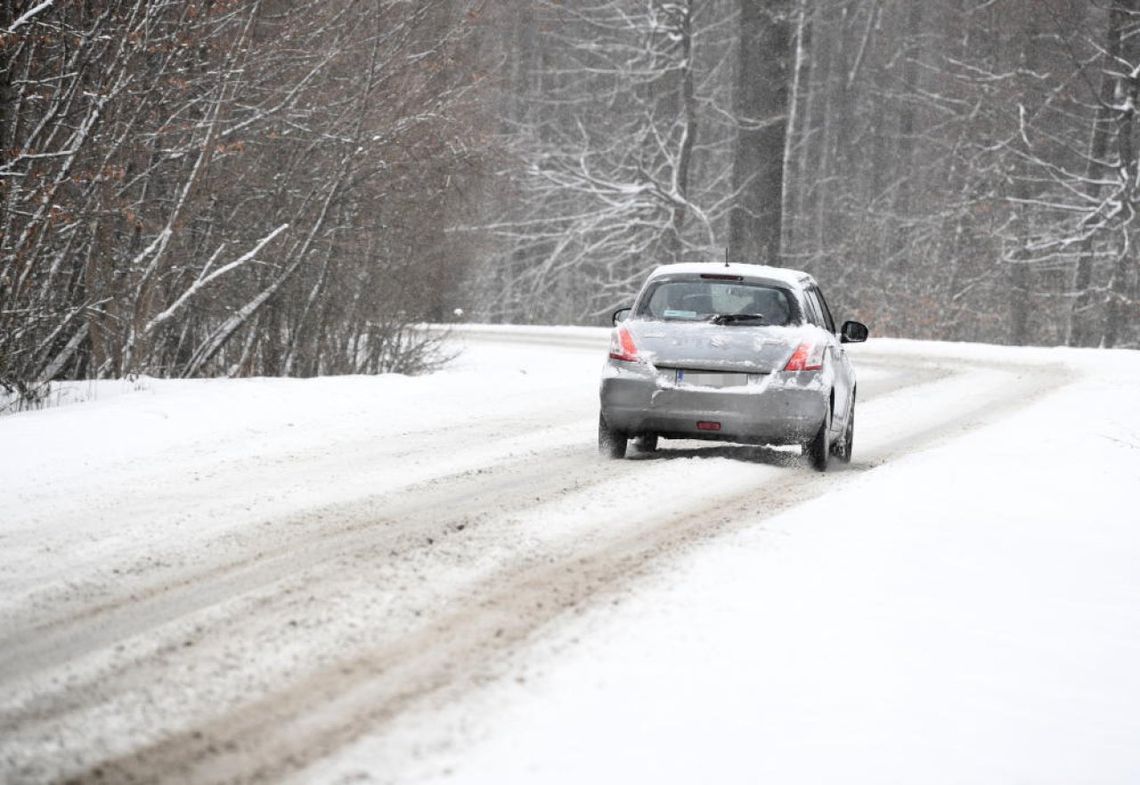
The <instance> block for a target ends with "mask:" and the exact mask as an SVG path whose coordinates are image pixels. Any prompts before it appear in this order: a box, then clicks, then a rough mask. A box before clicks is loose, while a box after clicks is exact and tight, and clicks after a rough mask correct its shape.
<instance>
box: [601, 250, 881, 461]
mask: <svg viewBox="0 0 1140 785" xmlns="http://www.w3.org/2000/svg"><path fill="white" fill-rule="evenodd" d="M613 321H614V332H613V337H612V339H611V343H610V353H609V359H608V360H607V361H606V365H605V368H604V369H603V372H602V387H601V403H602V410H601V415H600V417H599V421H598V446H599V449H600V450H601V452H602V454H604V455H608V456H609V457H611V458H622V457H624V456H625V453H626V445H627V443H628V441H629V440H630V439H636V440H637V446H638V447H639V448H640V449H641V450H645V451H653V450H656V449H657V443H658V439H712V440H717V441H729V442H741V443H746V444H800V445H803V447H804V452H805V454H806V455H808V456H809V458H810V460H811V463H812V465H813V466H814V467H815V468H817V469H819V470H820V471H823V470H825V469H826V468H827V463H828V458H829V457H830V456H831V455H835V456H836V457H837V458H839V460H841V461H844V462H846V461H850V460H851V449H852V445H853V444H854V438H855V391H856V384H855V371H854V369H853V368H852V367H851V361H850V360H849V359H848V358H847V352H846V351H845V350H844V348H843V344H845V343H852V342H860V341H865V340H867V328H866V326H864V325H863V324H860V323H859V322H853V321H849V322H845V323H844V324H843V326H842V328H840V329H839V330H838V331H836V329H835V322H834V321H833V320H832V318H831V312H830V310H829V309H828V307H827V302H826V301H825V300H824V298H823V293H822V292H820V290H819V287H818V286H817V285H816V282H815V281H814V280H813V279H812V277H811V276H810V275H808V274H807V273H803V272H798V271H795V270H786V269H783V268H777V267H761V266H759V265H747V264H732V265H725V264H672V265H665V266H663V267H658V268H657V269H656V270H654V271H653V273H652V274H651V275H650V276H649V278H648V280H646V282H645V285H644V286H642V288H641V291H640V293H638V295H637V299H636V300H635V301H634V304H633V307H632V308H622V309H620V310H619V311H616V312H615V313H614V317H613Z"/></svg>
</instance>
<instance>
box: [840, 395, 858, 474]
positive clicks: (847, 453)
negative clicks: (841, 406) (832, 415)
mask: <svg viewBox="0 0 1140 785" xmlns="http://www.w3.org/2000/svg"><path fill="white" fill-rule="evenodd" d="M854 449H855V402H854V401H852V402H851V411H849V412H848V413H847V427H846V428H844V429H843V441H842V442H840V443H839V444H837V445H836V449H835V457H836V458H838V459H839V460H840V461H841V462H842V463H851V454H852V451H853V450H854Z"/></svg>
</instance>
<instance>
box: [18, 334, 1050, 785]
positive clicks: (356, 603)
mask: <svg viewBox="0 0 1140 785" xmlns="http://www.w3.org/2000/svg"><path fill="white" fill-rule="evenodd" d="M462 339H463V340H465V341H467V342H469V343H491V344H497V345H501V346H511V345H518V344H525V345H528V346H538V347H542V350H543V351H544V352H548V353H558V352H566V353H570V354H574V355H576V356H579V357H580V356H581V355H582V354H583V353H588V354H589V355H591V356H593V355H595V354H600V352H601V351H603V350H604V341H600V340H599V338H598V336H597V335H596V334H595V335H590V334H583V335H575V336H571V337H565V336H559V335H555V334H550V333H548V332H544V331H542V330H536V331H533V332H530V333H520V332H518V331H508V330H503V331H494V330H483V331H479V332H471V333H467V334H464V335H463V336H462ZM568 356H569V355H568ZM856 363H857V367H858V368H860V369H867V374H866V376H867V379H866V381H864V382H861V385H860V401H859V407H860V418H859V423H860V431H859V437H858V442H857V443H858V447H857V455H856V460H855V462H854V463H853V464H852V465H851V467H849V468H841V469H839V470H837V471H834V472H829V473H827V474H826V475H820V474H816V473H813V472H811V471H810V470H809V469H807V468H806V467H805V466H804V464H803V462H802V460H800V458H799V457H798V456H797V455H796V454H795V453H794V451H787V450H773V449H767V448H758V447H736V446H730V445H704V444H700V443H691V442H686V443H673V444H668V443H667V444H666V449H664V450H662V451H661V452H659V453H656V454H651V455H634V456H632V458H631V459H630V460H626V461H622V462H608V461H603V460H601V459H600V458H598V457H597V456H596V454H595V450H594V431H593V426H594V418H595V417H596V411H595V410H594V409H592V408H591V407H593V406H595V405H596V404H595V403H594V402H592V401H589V400H585V401H583V402H582V403H581V405H580V406H576V407H567V406H565V405H559V406H553V407H552V406H549V405H547V404H548V403H549V402H545V401H531V402H529V404H528V405H527V406H525V407H521V408H520V411H519V412H518V414H517V415H514V416H512V417H511V418H509V422H508V421H497V420H493V419H492V420H482V421H479V422H476V423H471V424H469V425H467V426H464V427H458V428H456V427H449V428H447V429H442V430H426V431H423V432H419V433H412V434H409V435H408V436H407V437H406V438H405V439H402V440H400V441H399V442H398V443H384V444H370V445H365V444H356V445H345V446H344V450H343V452H344V453H346V454H348V455H349V456H350V457H351V460H352V461H353V462H355V463H356V464H357V465H370V466H374V467H375V466H381V467H386V471H387V472H388V475H386V476H395V475H399V472H400V467H402V466H407V465H409V464H411V463H415V462H417V461H418V462H420V463H425V464H431V463H432V462H433V461H436V460H437V459H438V458H439V456H440V455H441V454H442V453H444V452H446V453H447V456H448V462H441V463H445V464H446V468H445V469H444V470H441V471H440V472H438V473H436V474H435V475H434V476H428V477H427V478H426V479H422V478H421V479H416V477H415V476H414V475H408V477H409V478H410V479H409V481H408V482H403V483H401V482H392V483H390V484H389V485H390V487H387V488H385V489H382V490H379V491H377V492H376V493H373V494H367V495H364V496H361V497H354V498H351V499H346V500H344V501H340V502H335V503H331V504H324V505H320V506H316V507H313V506H307V507H306V506H301V507H298V508H297V509H293V510H291V511H288V512H287V513H285V514H282V513H279V512H275V513H274V514H273V515H272V516H270V517H267V518H265V519H263V520H259V519H257V516H256V515H254V516H253V518H252V519H251V523H250V524H249V525H248V526H245V527H243V528H242V529H241V530H239V531H236V532H229V533H227V534H226V535H225V536H224V537H220V538H213V539H212V538H202V539H199V540H196V541H192V542H190V543H189V544H186V545H184V546H178V545H170V544H167V545H165V546H164V547H166V548H167V549H168V551H169V552H157V553H151V554H147V558H149V559H151V560H152V561H153V562H154V564H155V565H157V566H153V567H148V568H147V569H141V568H138V569H135V568H134V567H133V566H137V565H138V564H139V563H140V559H141V558H142V554H140V553H132V552H131V550H130V548H125V549H123V550H121V551H119V552H115V553H112V555H111V556H110V557H109V558H110V559H111V560H112V561H113V562H114V563H115V564H117V565H119V566H118V567H114V568H113V570H115V571H118V572H116V574H117V575H120V576H121V578H120V579H119V580H117V581H115V582H112V583H110V584H108V583H99V584H96V583H95V582H94V579H91V580H89V581H86V582H85V581H84V580H83V574H84V573H83V569H84V568H83V565H75V574H74V575H73V576H72V579H70V580H69V578H68V577H67V576H62V577H58V578H56V579H55V580H46V581H44V584H43V585H37V586H35V587H33V588H29V589H28V590H27V592H26V593H25V594H22V595H20V597H21V598H23V599H21V601H20V602H14V603H11V606H10V607H6V608H5V611H4V616H3V621H4V625H3V631H2V632H0V662H2V664H0V695H3V696H5V697H3V698H0V780H2V781H4V782H12V783H21V782H29V783H30V782H37V783H38V782H62V781H65V782H74V783H88V782H165V781H176V782H189V783H197V782H201V783H214V782H276V781H280V780H281V779H283V778H285V777H287V776H289V775H290V774H295V773H296V772H298V771H301V770H303V769H304V768H305V767H307V766H310V765H311V764H313V762H314V761H318V760H321V759H322V758H325V757H327V756H330V755H335V753H336V752H337V751H338V750H339V749H341V748H343V747H345V746H346V745H348V744H350V743H351V742H353V741H354V740H356V739H358V738H360V737H361V736H362V735H364V734H377V733H380V734H382V733H383V731H384V728H385V726H386V724H387V723H389V722H390V721H391V720H392V719H393V718H395V717H398V716H400V714H401V713H402V712H405V711H407V710H408V709H409V708H410V707H413V706H422V705H423V704H424V702H425V701H426V700H428V699H433V698H434V699H436V700H439V699H443V698H446V699H447V700H453V699H455V698H456V697H458V696H461V695H462V694H463V693H464V691H466V690H469V689H471V688H472V687H473V686H476V685H479V684H482V683H485V682H486V681H487V680H488V679H494V678H498V677H500V676H501V675H502V674H501V673H498V672H497V670H496V662H498V661H499V660H500V659H501V658H502V655H504V654H506V653H517V652H520V651H521V652H525V650H526V647H527V646H528V645H530V643H532V642H533V641H534V640H535V639H536V637H538V636H542V635H543V632H544V630H547V629H549V628H550V626H551V625H556V624H557V623H558V621H559V619H560V618H563V617H565V616H566V615H567V614H573V613H576V612H579V611H581V610H582V609H584V608H589V607H592V606H596V605H598V604H601V603H605V602H612V601H614V599H615V598H620V597H621V596H622V595H623V594H624V593H628V592H636V591H637V585H638V580H639V578H640V577H642V576H644V575H646V574H649V573H653V572H655V571H661V570H668V569H669V565H670V564H672V563H676V562H677V560H681V559H684V558H686V557H687V556H688V555H690V554H691V552H692V546H693V545H694V544H695V543H699V542H701V541H702V540H706V539H708V538H712V537H716V536H718V535H719V534H721V533H724V532H726V531H730V530H733V529H734V528H737V527H739V526H741V525H745V523H744V522H745V521H747V525H755V523H756V521H757V520H762V519H763V518H764V517H765V516H769V515H773V514H776V513H778V512H780V511H781V510H784V509H787V508H788V507H790V506H793V505H796V504H799V503H802V502H803V501H805V500H807V499H811V498H815V497H818V496H820V495H824V494H827V493H829V492H830V491H831V490H832V489H834V488H835V487H837V486H838V485H842V484H843V483H845V482H849V481H851V479H852V478H854V477H856V476H858V473H859V472H862V471H868V470H873V469H874V468H876V467H878V466H881V465H883V464H885V463H889V462H890V461H892V460H894V459H895V458H897V457H899V456H901V455H906V454H909V453H911V452H914V451H916V450H920V449H922V448H924V447H926V446H928V445H931V444H935V443H937V442H939V441H943V440H946V439H952V438H954V437H955V436H956V435H959V434H961V433H964V432H966V431H968V430H970V429H972V428H975V427H977V426H979V425H982V424H984V423H987V422H992V421H994V420H995V419H998V418H1001V417H1002V416H1005V415H1006V414H1008V413H1009V412H1012V411H1015V410H1017V409H1018V408H1020V407H1022V406H1024V405H1026V404H1027V403H1029V402H1031V401H1033V400H1034V399H1036V398H1038V397H1040V396H1042V395H1044V394H1047V393H1048V392H1049V391H1051V390H1053V389H1056V388H1057V387H1058V386H1060V385H1063V384H1066V383H1067V382H1068V381H1069V377H1068V375H1067V373H1066V372H1065V371H1064V369H1061V368H1056V367H1052V366H1024V367H1016V366H1015V367H1011V366H1008V365H1003V366H997V365H994V366H989V365H983V364H978V363H976V362H975V363H970V362H963V361H955V360H931V359H929V358H926V357H923V356H921V355H914V356H907V357H901V358H900V355H899V354H898V353H891V354H890V355H889V356H880V355H877V354H876V353H875V351H874V347H873V344H872V345H868V346H867V347H863V350H862V351H860V352H859V353H858V356H857V359H856ZM599 364H600V358H599ZM591 383H592V382H591ZM900 407H901V408H906V407H909V408H911V409H917V410H919V412H920V415H921V416H910V417H908V418H906V421H905V425H900V424H899V423H898V422H897V421H896V418H894V417H893V416H892V413H893V412H895V411H897V410H899V408H900ZM520 429H521V430H525V431H526V432H527V433H528V434H529V439H528V440H527V441H524V442H518V441H517V439H518V436H517V434H518V432H519V430H520ZM512 440H515V441H512ZM498 442H501V443H502V444H504V445H505V444H508V443H510V444H511V445H512V446H511V447H510V449H506V448H504V449H503V450H502V451H500V452H499V453H496V452H495V450H494V445H495V444H496V443H498ZM332 446H333V447H336V445H332ZM476 447H477V448H478V449H476ZM332 452H333V453H339V452H341V451H338V450H333V451H332ZM468 453H470V455H469V458H470V461H469V462H466V463H465V455H467V454H468ZM488 454H490V455H492V456H493V457H492V458H490V459H487V457H486V456H487V455H488ZM328 455H329V453H328V452H325V453H319V454H313V455H301V456H300V457H299V458H297V457H296V456H294V457H295V459H294V460H292V461H291V462H290V469H289V470H290V471H305V470H306V469H307V468H310V469H311V468H312V467H313V466H314V465H319V464H320V463H321V461H323V460H331V459H330V458H328V457H327V456H328ZM726 460H727V461H729V462H731V463H730V464H728V465H731V466H733V467H734V471H733V472H731V476H730V477H728V478H725V477H724V476H723V475H725V474H726V472H725V471H724V470H723V467H724V466H725V465H726V463H725V461H726ZM307 461H312V463H307ZM369 462H370V463H369ZM251 478H252V479H251ZM648 478H653V479H654V480H655V485H654V487H660V486H661V484H662V483H663V482H664V483H668V482H670V478H674V479H675V482H674V484H675V485H676V487H677V488H678V492H677V494H676V496H675V497H670V498H669V499H668V503H667V504H666V503H659V502H660V500H658V499H654V498H646V497H645V496H644V495H643V494H640V493H639V492H638V491H637V487H638V486H639V484H640V482H641V481H642V480H646V479H648ZM283 480H284V481H287V480H288V474H285V475H280V474H278V473H277V472H276V471H275V470H274V469H273V468H272V467H268V468H264V469H263V470H261V471H260V472H254V473H253V474H247V475H243V481H244V482H250V483H252V484H253V486H255V487H251V488H250V489H249V493H250V494H251V498H252V497H254V496H255V495H256V493H257V492H258V491H259V489H260V490H264V487H268V486H271V485H273V484H274V483H279V482H282V481H283ZM225 482H226V479H225V478H224V477H218V478H216V483H219V484H224V483H225ZM258 484H260V485H258ZM212 487H221V485H218V486H211V485H210V484H209V483H206V484H205V485H204V487H203V488H202V491H201V492H202V493H203V494H204V496H203V499H202V503H203V504H205V503H207V501H208V499H207V498H206V497H207V496H208V495H209V494H210V493H211V488H212ZM140 499H141V500H140ZM164 501H167V500H164V498H163V497H162V496H161V495H159V496H156V497H153V498H144V497H139V498H134V497H132V500H125V501H124V505H125V507H124V515H133V516H140V515H146V514H154V512H153V511H154V510H155V509H156V508H158V509H161V504H162V503H163V502H164ZM132 504H134V505H136V506H137V509H135V508H134V507H131V505H132ZM45 525H47V526H50V525H51V521H47V522H46V523H45ZM147 563H148V564H150V562H147ZM107 567H108V565H101V566H100V569H104V568H107ZM120 567H121V570H120ZM441 696H443V698H441Z"/></svg>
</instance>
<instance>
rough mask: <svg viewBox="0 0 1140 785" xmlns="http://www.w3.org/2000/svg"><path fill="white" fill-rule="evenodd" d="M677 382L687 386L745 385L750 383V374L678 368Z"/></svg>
mask: <svg viewBox="0 0 1140 785" xmlns="http://www.w3.org/2000/svg"><path fill="white" fill-rule="evenodd" d="M677 384H683V385H685V386H686V387H718V388H719V387H743V386H744V385H746V384H748V374H746V373H710V372H707V371H684V370H681V369H678V370H677Z"/></svg>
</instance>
